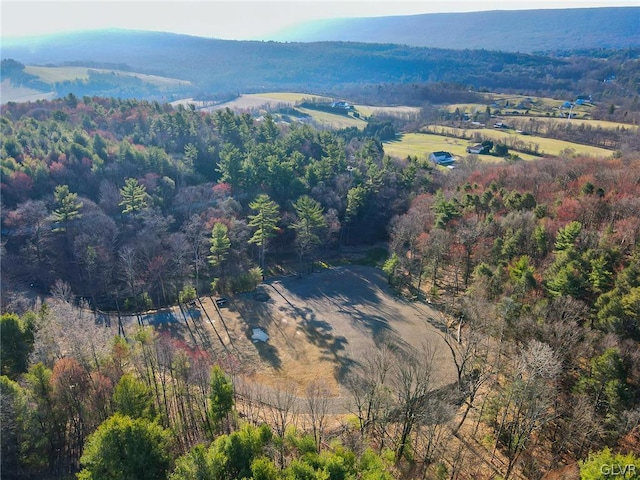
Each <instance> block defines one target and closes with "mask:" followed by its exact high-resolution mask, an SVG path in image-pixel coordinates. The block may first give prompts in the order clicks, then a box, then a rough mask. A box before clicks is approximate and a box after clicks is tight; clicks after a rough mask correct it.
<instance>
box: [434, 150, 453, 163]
mask: <svg viewBox="0 0 640 480" xmlns="http://www.w3.org/2000/svg"><path fill="white" fill-rule="evenodd" d="M429 160H430V161H432V162H433V163H435V164H436V165H451V164H452V163H454V162H455V161H456V159H455V157H454V156H453V155H451V153H449V152H431V154H430V155H429Z"/></svg>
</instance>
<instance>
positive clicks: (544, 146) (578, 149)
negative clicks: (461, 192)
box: [430, 126, 613, 160]
mask: <svg viewBox="0 0 640 480" xmlns="http://www.w3.org/2000/svg"><path fill="white" fill-rule="evenodd" d="M430 128H433V129H435V131H436V132H438V133H442V134H445V135H446V134H450V135H454V136H455V137H458V136H468V137H470V136H472V135H473V134H475V133H477V134H479V135H481V136H482V137H483V138H488V139H490V140H493V141H494V142H503V143H506V144H507V145H511V143H510V142H511V141H513V140H519V141H521V142H523V143H524V144H537V145H538V147H539V152H540V155H554V156H556V155H559V154H560V152H562V151H563V150H567V149H571V150H573V152H574V153H575V154H577V155H589V156H594V157H603V158H608V157H610V156H611V155H612V154H613V152H612V151H611V150H607V149H604V148H599V147H592V146H589V145H582V144H580V143H573V142H566V141H564V140H556V139H553V138H545V137H537V136H535V135H522V134H520V133H516V132H515V131H514V130H503V129H493V128H473V129H472V128H470V129H461V128H454V127H445V126H433V127H430ZM461 141H462V142H464V141H465V140H461ZM469 142H471V143H472V141H471V140H469ZM467 144H469V143H467ZM451 153H454V152H451ZM518 155H520V157H521V158H523V159H525V160H530V159H535V158H539V157H536V156H532V155H525V154H521V153H518Z"/></svg>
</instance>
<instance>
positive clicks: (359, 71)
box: [2, 31, 640, 101]
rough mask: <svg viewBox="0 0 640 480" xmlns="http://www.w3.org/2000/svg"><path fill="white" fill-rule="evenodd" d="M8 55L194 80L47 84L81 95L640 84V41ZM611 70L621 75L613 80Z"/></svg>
mask: <svg viewBox="0 0 640 480" xmlns="http://www.w3.org/2000/svg"><path fill="white" fill-rule="evenodd" d="M132 45H135V48H131V46H132ZM2 55H3V59H13V60H15V61H17V62H20V63H22V64H24V65H34V64H35V65H58V66H85V67H89V68H95V69H100V68H104V69H116V70H118V71H129V72H136V73H140V74H151V75H160V76H164V77H170V78H172V79H176V80H181V81H189V82H191V83H192V84H191V85H188V86H185V85H183V84H179V85H177V86H174V88H172V89H171V88H169V89H167V88H164V89H158V88H157V87H154V86H153V85H151V86H150V85H148V84H146V83H143V82H142V81H141V80H140V79H136V78H132V77H127V76H120V77H117V76H116V75H115V74H113V75H111V74H108V75H105V74H99V73H98V72H97V71H96V72H94V73H93V76H94V77H93V78H89V79H87V80H84V79H80V80H78V81H74V80H69V81H66V82H55V81H54V82H53V83H52V84H50V85H49V88H50V89H51V91H55V92H56V93H57V95H59V96H61V97H62V96H66V95H67V94H68V93H73V94H75V95H76V96H78V97H81V96H84V95H100V96H121V97H125V98H128V97H136V98H147V99H158V100H164V101H166V100H174V99H176V98H184V97H185V96H196V97H200V98H214V99H219V98H221V97H225V96H228V95H237V94H238V93H239V92H245V93H246V92H260V91H273V90H277V91H306V92H315V93H320V94H330V95H335V96H343V95H344V93H345V91H347V90H348V89H350V90H353V89H354V87H356V88H357V89H362V88H363V86H374V88H380V87H382V86H384V85H385V84H387V85H388V84H400V85H417V86H418V87H419V86H420V85H421V84H424V83H433V82H448V83H455V84H459V85H463V86H464V88H466V89H473V90H482V89H489V90H491V91H496V90H499V91H517V92H521V93H524V94H528V95H535V94H537V93H540V92H554V94H559V95H563V94H564V95H569V96H576V95H581V94H585V93H587V94H589V95H592V96H594V98H612V97H613V98H615V97H619V96H630V95H635V94H638V93H639V91H638V88H639V87H638V85H639V83H638V78H639V71H640V67H639V66H638V65H639V60H638V56H639V52H638V49H637V48H630V49H626V50H603V49H600V48H598V49H594V50H580V51H578V52H568V53H563V54H561V55H558V56H548V55H532V54H524V53H512V52H501V51H488V50H479V49H476V48H475V47H474V44H473V43H472V42H470V43H469V45H468V46H467V47H465V48H464V49H461V50H445V49H435V48H418V47H408V46H403V45H394V44H367V43H349V42H317V43H276V42H239V41H225V40H215V39H208V38H200V37H191V36H186V35H175V34H168V33H150V32H132V31H96V32H86V33H76V34H68V35H61V36H53V37H44V38H36V39H31V40H29V41H27V40H22V41H7V42H3V46H2ZM2 75H3V78H9V79H11V80H12V82H14V79H15V82H16V84H20V85H22V84H25V86H26V85H27V83H28V84H30V85H34V82H33V79H27V78H25V76H24V75H23V74H22V73H21V72H20V71H16V70H15V69H13V70H12V72H8V73H7V74H5V73H4V72H3V74H2ZM607 79H609V80H611V79H614V80H615V81H611V82H607V83H605V82H604V81H605V80H607ZM116 80H117V82H115V81H116ZM20 82H22V83H20ZM25 82H26V83H25ZM114 83H115V84H114ZM118 83H119V84H121V85H120V86H119V87H118ZM183 83H185V82H183ZM177 95H179V96H177Z"/></svg>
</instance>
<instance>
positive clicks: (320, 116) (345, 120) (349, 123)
mask: <svg viewBox="0 0 640 480" xmlns="http://www.w3.org/2000/svg"><path fill="white" fill-rule="evenodd" d="M298 110H300V111H301V112H303V113H306V114H307V115H309V116H311V117H312V118H313V120H314V121H315V122H316V124H317V125H318V127H319V128H321V129H322V128H327V129H331V130H333V129H340V128H348V127H357V128H361V129H362V128H364V127H366V126H367V122H366V121H365V120H362V119H361V118H355V117H352V116H347V115H335V114H333V113H329V112H321V111H320V110H313V109H310V108H298Z"/></svg>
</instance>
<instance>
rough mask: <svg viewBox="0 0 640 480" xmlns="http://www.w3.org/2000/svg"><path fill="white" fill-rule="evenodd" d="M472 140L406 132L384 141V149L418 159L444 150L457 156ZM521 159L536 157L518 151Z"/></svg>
mask: <svg viewBox="0 0 640 480" xmlns="http://www.w3.org/2000/svg"><path fill="white" fill-rule="evenodd" d="M472 144H473V142H471V141H469V140H464V139H461V138H455V137H446V136H444V135H434V134H429V133H406V134H404V135H402V136H401V137H400V139H399V140H393V141H391V142H385V143H384V144H383V146H384V151H385V153H387V154H388V155H391V156H393V157H399V158H405V157H407V155H412V156H416V157H418V158H419V159H422V160H427V159H428V157H429V154H430V153H431V152H436V151H441V150H443V151H446V152H451V153H452V154H453V155H456V156H459V157H466V156H467V155H468V153H467V147H468V146H469V145H472ZM518 155H519V156H520V158H522V159H523V160H533V159H535V158H537V157H535V156H534V155H528V154H525V153H522V154H521V153H518ZM478 158H480V159H482V160H483V161H486V162H499V161H501V160H502V159H501V158H499V157H493V156H491V155H480V156H479V157H478Z"/></svg>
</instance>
